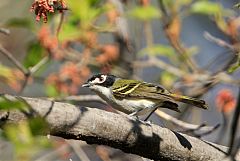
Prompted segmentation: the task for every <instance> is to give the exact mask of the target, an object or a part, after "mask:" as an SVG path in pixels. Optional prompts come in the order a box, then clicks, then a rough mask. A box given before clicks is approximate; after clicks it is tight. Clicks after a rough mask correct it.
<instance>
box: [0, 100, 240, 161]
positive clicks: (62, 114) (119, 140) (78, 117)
mask: <svg viewBox="0 0 240 161" xmlns="http://www.w3.org/2000/svg"><path fill="white" fill-rule="evenodd" d="M7 97H8V98H13V96H7ZM21 98H23V99H24V100H25V101H26V102H27V103H28V104H29V105H30V106H31V109H29V110H28V114H27V115H28V116H27V117H29V116H31V117H35V116H37V115H40V116H41V117H44V118H45V119H46V121H47V122H48V124H49V127H50V133H51V134H52V135H55V136H59V137H63V138H66V139H76V140H84V141H86V142H87V143H89V144H103V145H109V146H111V147H114V148H118V149H121V150H122V151H124V152H127V153H133V154H137V155H140V156H143V157H146V158H150V159H154V160H161V161H163V160H197V161H199V160H204V161H206V160H214V161H220V160H223V159H224V158H225V152H226V151H227V149H228V148H227V147H224V146H221V145H216V144H213V143H210V142H206V141H203V140H200V139H197V138H194V137H191V136H188V135H185V134H181V133H177V132H174V131H172V130H169V129H167V128H162V127H159V126H157V125H154V124H152V125H151V126H150V125H145V124H142V123H141V122H138V121H133V120H129V119H128V118H127V117H124V116H122V115H119V114H115V113H110V112H106V111H103V110H99V109H95V108H87V107H77V106H74V105H71V104H68V103H60V102H53V101H49V100H43V99H37V98H25V97H21ZM5 113H6V112H5ZM3 114H4V112H3V111H0V116H3ZM27 117H26V113H25V114H23V113H22V112H20V111H10V112H9V115H8V117H5V119H4V117H3V118H1V119H0V122H1V123H3V122H4V123H8V122H14V123H19V121H21V120H24V119H26V118H27ZM225 159H226V158H225ZM237 160H240V157H239V155H237Z"/></svg>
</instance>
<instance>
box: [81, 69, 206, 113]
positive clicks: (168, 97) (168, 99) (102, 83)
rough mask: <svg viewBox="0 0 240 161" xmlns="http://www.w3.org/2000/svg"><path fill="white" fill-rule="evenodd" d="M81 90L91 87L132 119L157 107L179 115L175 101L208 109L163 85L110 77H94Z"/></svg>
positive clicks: (202, 103) (201, 103) (194, 99)
mask: <svg viewBox="0 0 240 161" xmlns="http://www.w3.org/2000/svg"><path fill="white" fill-rule="evenodd" d="M82 87H88V88H90V89H91V90H93V91H94V92H95V93H96V94H97V95H99V96H100V97H101V98H102V99H103V100H104V101H106V102H107V103H108V104H109V105H111V106H112V107H113V108H114V109H116V110H118V111H121V112H123V113H125V114H128V115H129V116H136V117H138V116H140V115H144V114H147V113H148V112H151V111H153V110H154V109H157V108H167V109H171V110H174V111H176V112H180V110H179V108H178V104H177V103H176V102H183V103H186V104H190V105H193V106H196V107H199V108H202V109H208V105H207V104H206V102H205V101H204V100H200V99H197V98H192V97H188V96H183V95H178V94H174V93H171V92H169V91H168V90H167V89H165V88H164V87H163V86H161V85H158V84H153V83H148V82H144V81H140V80H133V79H123V78H119V77H117V76H114V75H111V74H102V73H100V74H95V75H93V76H92V77H91V78H89V79H88V80H87V82H85V83H84V84H83V85H82Z"/></svg>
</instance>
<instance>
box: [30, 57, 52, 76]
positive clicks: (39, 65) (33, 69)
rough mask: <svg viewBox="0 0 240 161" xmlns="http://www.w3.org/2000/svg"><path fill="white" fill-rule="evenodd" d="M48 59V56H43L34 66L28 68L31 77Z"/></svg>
mask: <svg viewBox="0 0 240 161" xmlns="http://www.w3.org/2000/svg"><path fill="white" fill-rule="evenodd" d="M49 59H50V58H49V56H45V57H44V58H42V60H40V61H39V62H38V63H37V64H36V65H34V66H33V67H32V68H30V72H31V75H32V74H33V73H35V72H37V71H38V70H39V69H40V68H41V67H42V66H43V65H44V64H46V63H47V62H48V61H49Z"/></svg>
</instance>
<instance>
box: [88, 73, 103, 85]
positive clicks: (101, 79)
mask: <svg viewBox="0 0 240 161" xmlns="http://www.w3.org/2000/svg"><path fill="white" fill-rule="evenodd" d="M106 79H107V76H106V75H101V77H100V78H95V79H94V80H93V81H92V82H91V83H93V84H97V83H103V82H105V81H106Z"/></svg>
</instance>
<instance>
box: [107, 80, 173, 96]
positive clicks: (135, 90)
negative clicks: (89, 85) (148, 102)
mask: <svg viewBox="0 0 240 161" xmlns="http://www.w3.org/2000/svg"><path fill="white" fill-rule="evenodd" d="M115 83H116V84H115ZM115 83H114V84H113V86H114V88H113V89H112V91H113V95H114V97H118V98H147V99H167V100H169V99H171V98H170V97H168V94H170V93H169V92H168V91H167V90H166V89H164V88H163V87H161V86H159V85H155V84H151V83H146V82H142V81H136V80H118V81H116V82H115Z"/></svg>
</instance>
